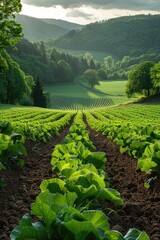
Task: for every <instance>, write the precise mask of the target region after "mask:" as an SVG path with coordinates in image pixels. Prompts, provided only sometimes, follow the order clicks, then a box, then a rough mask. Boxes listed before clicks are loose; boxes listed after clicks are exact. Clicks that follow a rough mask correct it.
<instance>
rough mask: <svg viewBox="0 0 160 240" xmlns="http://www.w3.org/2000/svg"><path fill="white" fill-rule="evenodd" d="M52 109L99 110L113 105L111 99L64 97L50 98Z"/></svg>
mask: <svg viewBox="0 0 160 240" xmlns="http://www.w3.org/2000/svg"><path fill="white" fill-rule="evenodd" d="M51 103H52V108H54V109H65V110H85V109H93V108H101V107H106V106H111V105H114V102H113V100H112V99H111V98H107V97H104V98H89V97H88V98H81V97H64V96H52V97H51Z"/></svg>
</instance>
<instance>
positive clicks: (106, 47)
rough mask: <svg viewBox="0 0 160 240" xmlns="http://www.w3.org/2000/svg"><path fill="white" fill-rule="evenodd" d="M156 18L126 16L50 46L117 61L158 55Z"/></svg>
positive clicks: (69, 35)
mask: <svg viewBox="0 0 160 240" xmlns="http://www.w3.org/2000/svg"><path fill="white" fill-rule="evenodd" d="M159 43H160V15H138V16H127V17H120V18H115V19H110V20H108V21H103V22H96V23H92V24H89V25H86V26H84V27H83V28H82V29H81V30H77V31H75V30H73V31H71V32H69V33H67V34H66V35H65V36H62V37H60V38H59V39H57V40H55V41H53V42H52V44H53V45H55V46H57V47H59V48H66V49H77V50H94V51H105V52H108V53H110V54H111V55H114V56H117V57H123V56H125V55H129V56H135V55H141V54H143V53H146V52H160V44H159Z"/></svg>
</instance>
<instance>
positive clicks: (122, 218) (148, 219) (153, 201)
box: [87, 127, 160, 240]
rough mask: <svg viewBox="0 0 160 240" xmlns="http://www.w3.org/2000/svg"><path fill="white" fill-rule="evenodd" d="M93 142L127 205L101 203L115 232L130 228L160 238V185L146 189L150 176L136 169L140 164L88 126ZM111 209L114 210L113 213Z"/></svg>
mask: <svg viewBox="0 0 160 240" xmlns="http://www.w3.org/2000/svg"><path fill="white" fill-rule="evenodd" d="M87 130H88V131H89V132H90V140H91V141H92V142H93V143H94V145H95V146H96V148H97V150H98V151H103V152H105V153H106V156H107V162H106V172H107V173H108V176H109V181H110V187H112V188H115V189H117V190H118V191H119V192H120V193H121V196H122V198H123V199H124V206H123V207H119V206H114V205H112V204H110V203H108V202H106V201H102V208H103V210H104V212H106V214H107V215H108V214H109V219H110V225H111V227H112V228H113V229H115V230H119V231H121V232H122V233H123V234H125V233H126V232H127V231H128V230H129V228H133V227H134V228H138V229H139V230H142V231H146V232H147V233H148V234H149V236H150V237H151V240H159V239H160V182H156V183H155V184H154V185H153V186H152V188H151V189H149V190H147V189H145V188H144V182H145V181H146V180H147V178H148V176H147V175H146V174H145V173H142V172H140V171H139V170H137V168H136V164H137V161H136V160H135V159H133V158H132V157H129V156H128V155H127V154H126V153H125V154H121V153H120V151H119V147H118V146H117V145H116V144H115V143H114V142H113V141H111V140H110V139H107V138H106V137H105V136H104V135H102V134H101V133H97V132H96V131H94V130H92V129H91V128H89V127H87ZM110 208H112V209H114V210H115V211H110Z"/></svg>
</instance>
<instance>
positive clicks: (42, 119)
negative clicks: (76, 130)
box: [0, 108, 75, 141]
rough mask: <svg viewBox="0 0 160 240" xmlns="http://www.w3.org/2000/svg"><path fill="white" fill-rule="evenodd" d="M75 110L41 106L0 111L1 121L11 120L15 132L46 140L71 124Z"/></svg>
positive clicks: (27, 136)
mask: <svg viewBox="0 0 160 240" xmlns="http://www.w3.org/2000/svg"><path fill="white" fill-rule="evenodd" d="M74 114H75V112H67V111H66V112H64V111H56V110H49V109H48V110H45V109H40V108H34V109H33V108H26V109H24V108H22V109H21V108H16V109H12V110H10V112H9V111H8V109H7V110H3V111H0V120H1V122H9V123H10V124H11V125H12V127H13V131H14V132H18V133H20V134H22V135H23V136H25V138H27V139H31V140H33V141H36V140H41V141H46V140H47V139H49V138H52V136H53V135H55V134H57V133H58V132H59V131H60V130H61V129H63V127H64V126H66V125H67V124H69V122H70V120H71V118H72V116H73V115H74Z"/></svg>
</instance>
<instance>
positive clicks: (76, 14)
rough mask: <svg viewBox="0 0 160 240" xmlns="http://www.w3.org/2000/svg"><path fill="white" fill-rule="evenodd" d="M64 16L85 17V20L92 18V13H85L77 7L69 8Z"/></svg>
mask: <svg viewBox="0 0 160 240" xmlns="http://www.w3.org/2000/svg"><path fill="white" fill-rule="evenodd" d="M66 17H73V18H85V19H87V20H91V19H92V18H93V14H91V13H86V12H83V11H80V10H77V9H75V10H74V9H71V10H69V11H68V12H67V14H66Z"/></svg>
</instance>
